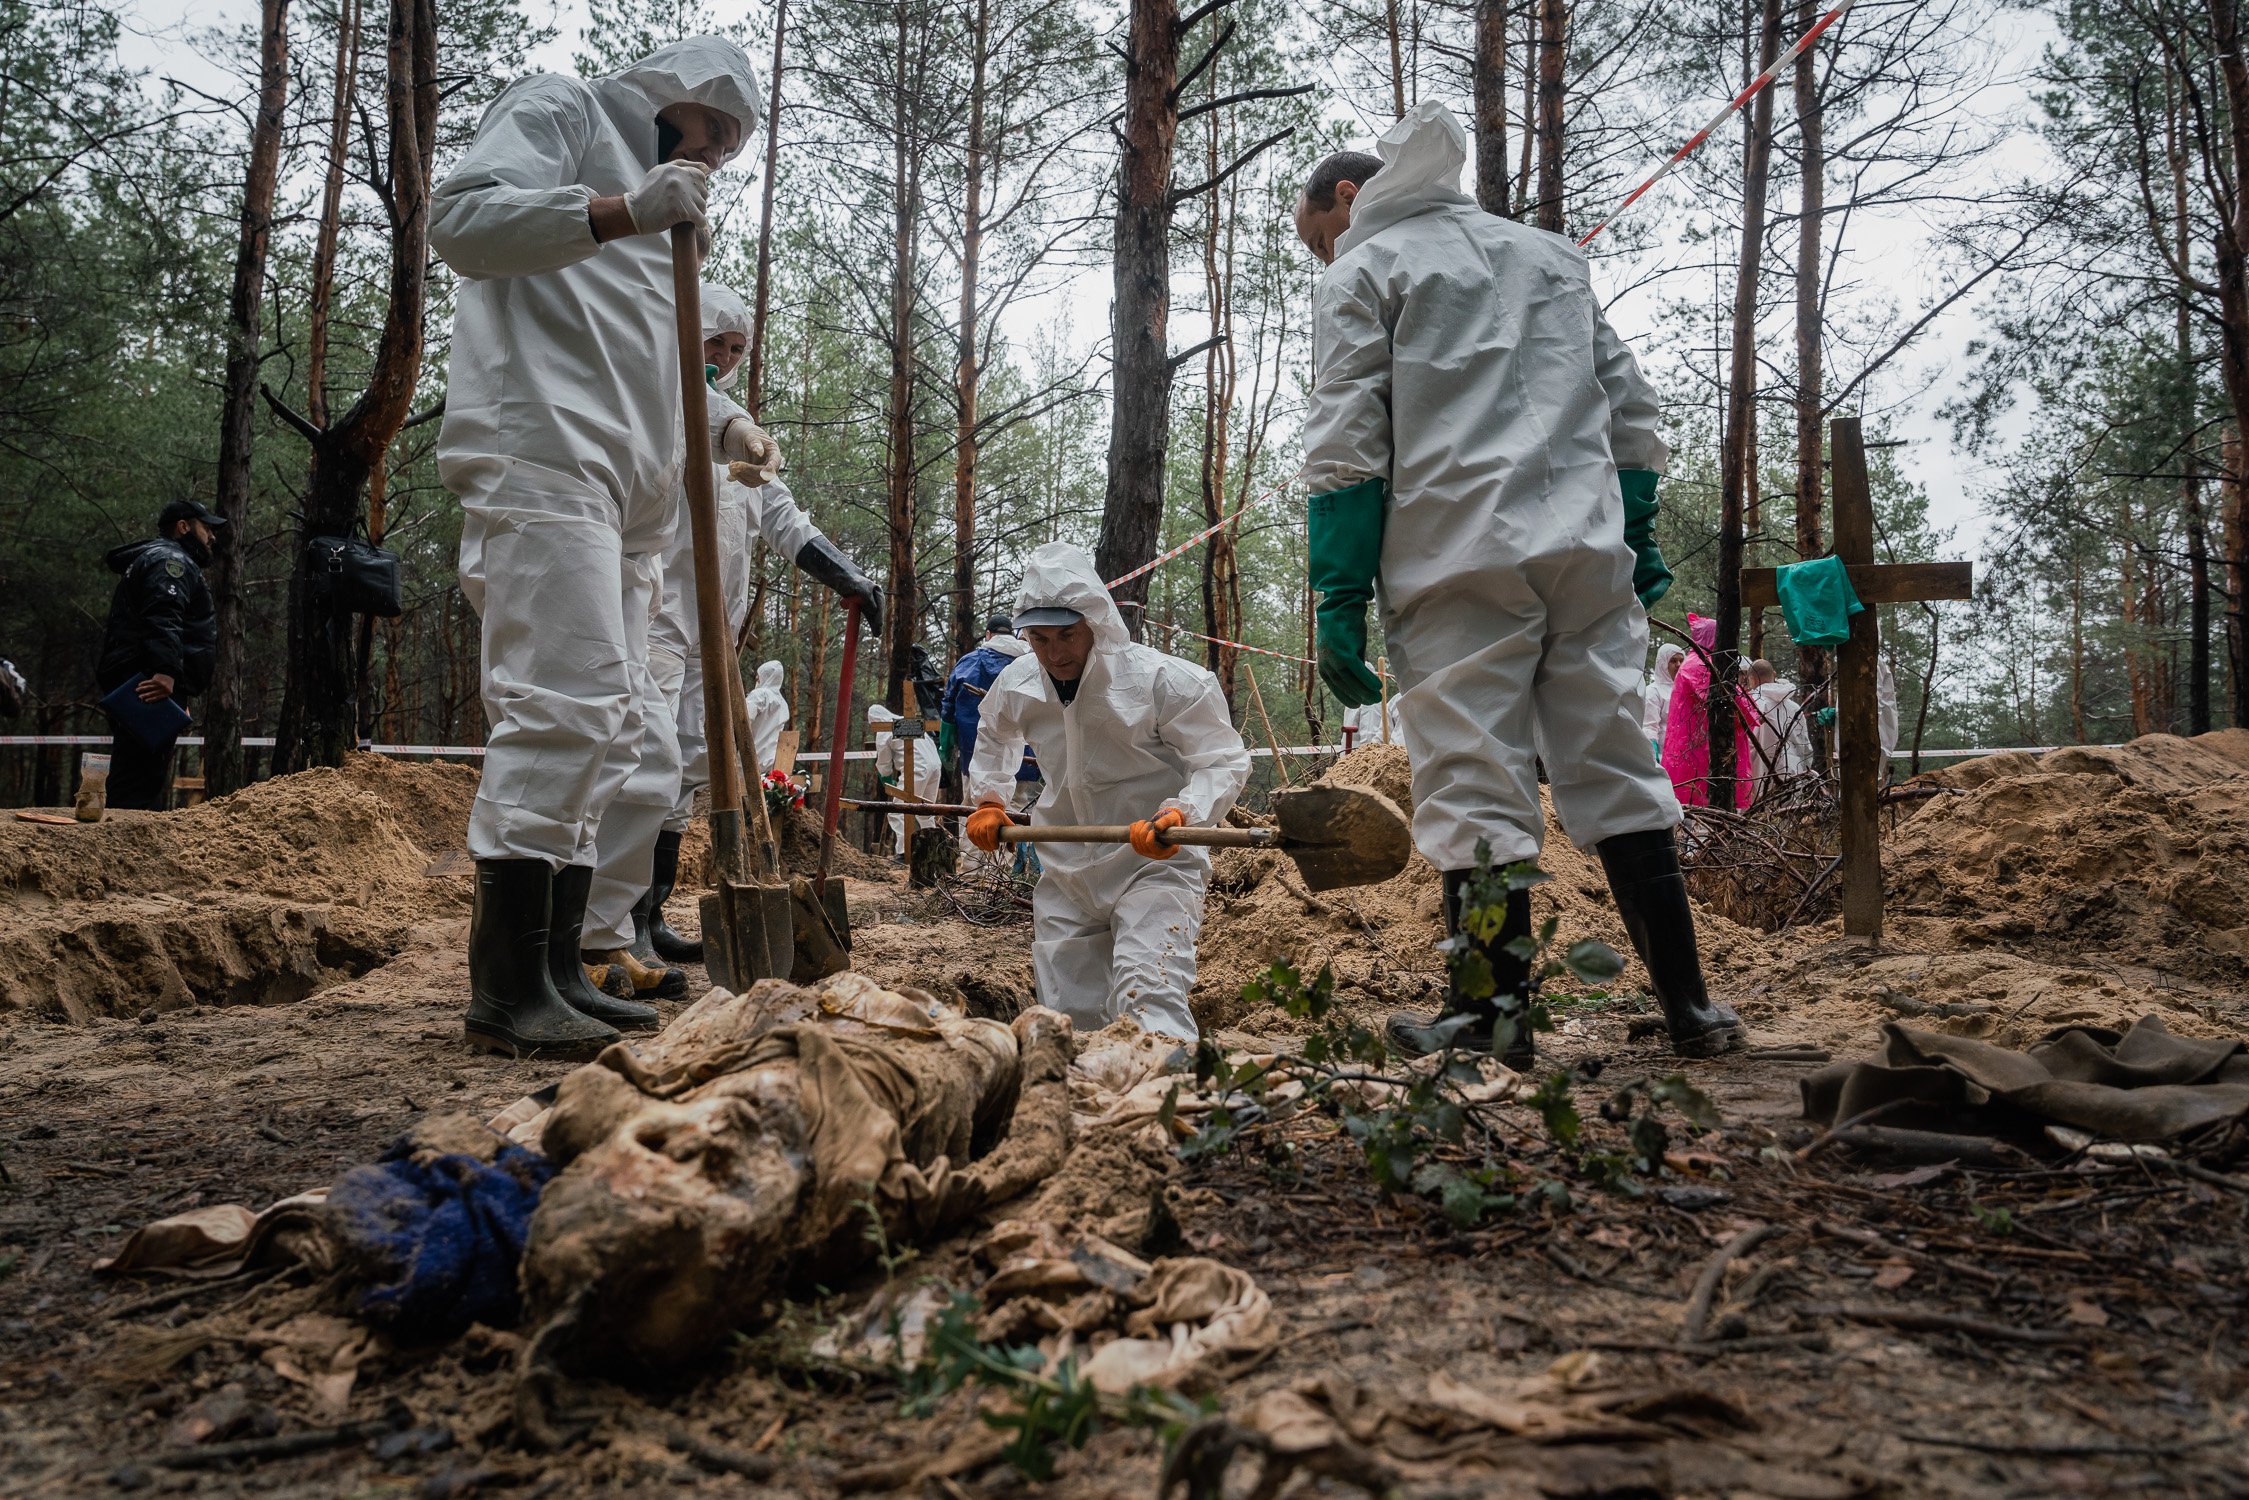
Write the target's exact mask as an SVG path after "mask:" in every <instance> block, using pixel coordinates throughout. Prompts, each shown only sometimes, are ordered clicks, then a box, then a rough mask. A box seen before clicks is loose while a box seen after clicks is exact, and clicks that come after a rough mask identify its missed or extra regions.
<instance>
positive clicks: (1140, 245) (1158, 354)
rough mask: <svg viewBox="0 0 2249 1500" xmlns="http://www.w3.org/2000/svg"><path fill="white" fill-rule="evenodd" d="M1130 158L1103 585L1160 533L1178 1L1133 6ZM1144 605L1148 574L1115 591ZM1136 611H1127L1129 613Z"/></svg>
mask: <svg viewBox="0 0 2249 1500" xmlns="http://www.w3.org/2000/svg"><path fill="white" fill-rule="evenodd" d="M1126 55H1127V59H1128V60H1127V62H1126V64H1125V115H1124V129H1123V142H1124V145H1123V161H1122V163H1121V168H1120V170H1119V172H1118V182H1117V224H1116V265H1115V273H1114V283H1113V288H1112V297H1111V302H1110V314H1109V333H1110V362H1111V370H1112V378H1113V380H1114V382H1115V400H1114V403H1113V404H1112V405H1111V407H1110V415H1109V478H1108V487H1107V492H1106V494H1105V496H1104V498H1103V504H1102V511H1101V536H1100V540H1099V542H1098V543H1097V544H1096V546H1095V548H1094V566H1095V568H1096V569H1098V570H1099V572H1100V574H1101V576H1102V577H1103V578H1116V577H1120V576H1121V575H1123V574H1125V573H1129V572H1130V571H1132V570H1133V569H1134V568H1137V567H1139V566H1141V565H1142V564H1143V563H1145V562H1147V561H1148V560H1149V559H1151V558H1153V557H1154V556H1155V555H1156V539H1157V537H1158V536H1159V535H1161V533H1162V530H1163V515H1164V450H1165V447H1166V439H1167V437H1168V436H1169V427H1170V414H1171V376H1172V362H1171V347H1170V342H1169V339H1170V329H1171V217H1172V208H1173V202H1172V196H1171V158H1172V149H1173V145H1174V142H1175V141H1176V139H1177V137H1178V133H1179V101H1178V99H1177V98H1176V97H1174V95H1173V92H1172V90H1173V86H1174V85H1175V84H1176V83H1177V82H1178V76H1179V6H1178V3H1177V0H1132V14H1131V29H1130V36H1129V41H1128V44H1127V47H1126ZM1117 596H1118V598H1119V600H1120V601H1124V602H1131V603H1145V602H1146V601H1147V598H1148V578H1147V576H1146V575H1142V576H1141V577H1139V578H1136V579H1134V580H1133V581H1132V582H1130V583H1128V584H1126V585H1124V586H1123V587H1122V588H1120V589H1119V590H1118V591H1117ZM1128 613H1129V612H1128Z"/></svg>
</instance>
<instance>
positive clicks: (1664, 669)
mask: <svg viewBox="0 0 2249 1500" xmlns="http://www.w3.org/2000/svg"><path fill="white" fill-rule="evenodd" d="M1686 656H1687V650H1686V647H1684V646H1659V647H1657V648H1656V669H1655V671H1654V673H1653V674H1652V675H1650V677H1649V678H1648V685H1647V688H1646V690H1645V692H1646V696H1645V698H1644V699H1643V703H1644V706H1643V707H1642V708H1641V710H1640V732H1641V733H1642V734H1644V735H1646V736H1647V737H1648V743H1649V744H1651V745H1653V746H1655V748H1656V753H1657V754H1659V755H1660V754H1662V752H1663V729H1664V725H1665V723H1666V722H1668V720H1669V719H1670V716H1671V684H1672V681H1673V679H1675V678H1677V677H1678V675H1679V665H1680V663H1681V662H1683V661H1685V660H1686Z"/></svg>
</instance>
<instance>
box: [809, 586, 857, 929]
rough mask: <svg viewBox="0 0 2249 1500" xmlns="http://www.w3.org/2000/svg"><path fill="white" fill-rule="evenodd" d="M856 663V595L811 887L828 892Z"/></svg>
mask: <svg viewBox="0 0 2249 1500" xmlns="http://www.w3.org/2000/svg"><path fill="white" fill-rule="evenodd" d="M858 663H859V596H858V595H857V594H853V595H851V596H850V597H849V598H847V599H845V600H844V601H843V664H842V665H841V666H840V667H838V668H837V669H836V716H835V719H834V720H833V721H832V722H831V723H830V724H829V725H828V785H827V806H826V807H825V808H824V809H823V810H822V812H821V817H820V874H819V876H818V878H817V879H815V880H814V881H813V887H814V888H815V889H816V890H818V891H819V892H820V894H821V895H822V896H825V895H827V893H828V859H829V857H830V856H831V855H833V854H834V853H835V848H836V820H837V819H839V818H841V817H842V816H843V747H844V743H845V741H846V739H847V737H848V736H849V733H850V729H851V673H852V669H853V668H854V667H856V666H857V665H858Z"/></svg>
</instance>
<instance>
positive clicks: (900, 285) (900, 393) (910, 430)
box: [884, 3, 921, 708]
mask: <svg viewBox="0 0 2249 1500" xmlns="http://www.w3.org/2000/svg"><path fill="white" fill-rule="evenodd" d="M895 8H896V13H897V22H898V28H897V38H896V45H897V59H896V72H895V74H894V75H893V78H892V84H893V93H892V96H891V167H892V177H891V187H890V206H891V282H890V394H889V396H888V398H887V403H886V404H887V412H886V415H887V417H888V424H887V425H888V437H887V443H886V452H885V459H886V461H887V465H888V469H889V479H890V494H889V519H890V591H889V598H888V599H887V600H885V601H884V607H885V608H886V609H887V610H888V611H889V615H888V617H887V621H886V623H887V624H888V625H889V627H890V649H889V651H888V652H887V653H885V654H886V655H888V657H889V658H890V674H889V681H888V682H887V684H886V686H885V693H884V701H885V702H886V703H888V704H889V705H890V706H891V707H892V708H902V707H903V706H904V704H905V687H906V669H907V667H908V666H909V665H910V664H911V662H910V658H911V656H912V653H913V645H914V637H915V636H916V635H917V634H918V633H919V629H918V627H919V624H920V615H921V603H920V599H919V592H920V591H919V587H918V585H919V579H918V578H917V577H916V575H915V573H914V523H915V499H916V496H915V493H914V355H915V347H914V277H915V271H916V260H917V255H918V252H919V249H920V238H921V236H920V228H921V152H920V151H919V150H918V149H917V143H916V142H915V140H914V138H913V135H912V132H913V130H914V128H915V126H916V124H917V123H918V122H917V120H916V118H915V117H916V113H917V111H916V110H915V108H914V102H915V98H916V96H917V95H918V93H919V83H920V70H919V67H918V65H917V64H916V62H915V61H914V60H913V51H914V47H915V43H916V38H915V35H914V11H913V8H912V7H911V6H909V5H906V4H904V3H900V4H898V5H897V6H896V7H895Z"/></svg>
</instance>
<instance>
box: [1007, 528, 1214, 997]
mask: <svg viewBox="0 0 2249 1500" xmlns="http://www.w3.org/2000/svg"><path fill="white" fill-rule="evenodd" d="M1048 607H1060V608H1065V609H1074V610H1076V611H1078V612H1079V613H1080V614H1082V615H1084V616H1085V619H1086V623H1087V624H1088V625H1090V626H1091V627H1092V628H1093V639H1094V644H1093V651H1092V653H1091V654H1090V655H1089V656H1088V657H1087V658H1086V663H1085V670H1084V672H1083V674H1082V675H1081V676H1080V677H1079V678H1078V684H1077V689H1076V692H1075V694H1074V696H1073V697H1072V699H1071V701H1070V702H1068V703H1064V702H1063V701H1062V697H1061V693H1060V691H1059V690H1058V689H1057V687H1056V685H1055V683H1054V682H1053V680H1052V679H1051V678H1049V677H1048V676H1047V673H1046V671H1045V669H1044V668H1042V667H1041V666H1040V665H1039V661H1038V658H1037V657H1036V656H1021V657H1018V658H1016V659H1015V660H1014V661H1013V662H1010V663H1009V664H1008V665H1007V667H1006V668H1005V669H1004V670H1003V671H1001V673H1000V675H999V676H998V677H997V678H995V679H994V680H993V682H992V685H991V687H990V688H989V689H988V690H987V691H986V692H985V694H984V704H983V710H982V713H981V715H980V717H979V719H978V722H977V729H976V755H975V759H974V760H973V761H972V762H971V763H970V765H969V768H968V775H967V783H968V800H969V801H970V802H972V803H979V804H981V803H984V802H1000V803H1006V802H1008V801H1009V800H1010V799H1011V797H1012V794H1013V792H1014V790H1015V770H1016V767H1017V766H1018V765H1020V764H1021V762H1022V758H1023V747H1024V745H1025V744H1029V745H1031V746H1032V747H1033V749H1034V750H1035V751H1036V753H1037V755H1038V758H1039V771H1040V774H1041V775H1042V776H1044V778H1045V792H1044V793H1043V795H1041V796H1040V798H1039V800H1038V803H1037V805H1036V806H1035V807H1034V808H1033V809H1032V812H1031V820H1032V822H1033V823H1034V824H1036V823H1130V822H1134V821H1136V820H1139V819H1142V818H1153V817H1154V816H1155V815H1156V814H1157V813H1158V812H1159V811H1161V810H1162V809H1164V808H1167V807H1168V808H1177V809H1179V810H1180V812H1182V813H1184V814H1185V815H1186V819H1187V822H1188V823H1189V824H1191V825H1196V826H1202V825H1208V824H1213V823H1218V822H1221V821H1223V820H1224V818H1225V816H1226V813H1227V810H1228V809H1229V808H1231V807H1232V806H1233V805H1234V799H1235V798H1236V797H1238V796H1240V795H1241V791H1242V786H1243V784H1244V783H1245V782H1246V781H1248V779H1249V751H1248V750H1247V749H1246V748H1245V747H1244V746H1243V744H1242V737H1241V735H1240V734H1238V733H1237V732H1236V731H1235V729H1234V725H1233V722H1232V720H1231V719H1230V718H1229V716H1228V714H1227V711H1226V699H1225V697H1224V696H1223V695H1222V694H1221V693H1220V692H1219V690H1218V680H1217V679H1216V678H1215V677H1213V676H1211V674H1210V673H1208V672H1206V671H1204V670H1203V669H1202V668H1201V667H1198V666H1195V665H1193V664H1191V663H1189V662H1184V661H1181V660H1180V659H1179V658H1177V657H1175V656H1166V655H1165V654H1164V653H1162V652H1161V651H1157V650H1155V649H1154V648H1152V647H1149V646H1142V645H1136V644H1134V643H1133V642H1132V641H1131V640H1130V639H1128V638H1127V636H1126V633H1125V627H1124V619H1123V617H1122V616H1121V615H1119V614H1118V612H1117V606H1116V605H1115V604H1114V603H1113V602H1112V601H1111V600H1110V598H1109V591H1108V589H1107V588H1105V587H1103V585H1102V582H1101V575H1100V574H1099V573H1097V572H1095V571H1094V567H1093V559H1092V558H1090V557H1088V556H1087V555H1086V553H1085V551H1084V550H1083V549H1082V548H1078V547H1072V546H1070V545H1068V544H1066V543H1062V542H1049V543H1047V544H1046V545H1045V546H1043V547H1041V548H1039V549H1038V550H1037V551H1036V552H1034V553H1032V554H1031V559H1030V563H1029V565H1028V566H1027V567H1026V568H1025V569H1024V572H1023V588H1022V591H1021V594H1020V595H1019V601H1018V604H1017V609H1018V612H1020V611H1022V610H1029V609H1039V608H1048ZM1039 858H1040V859H1041V861H1042V862H1043V863H1044V865H1045V874H1044V875H1043V876H1042V877H1041V878H1040V880H1039V884H1038V889H1037V892H1036V894H1035V895H1034V896H1033V898H1032V906H1031V921H1032V942H1031V958H1032V964H1033V967H1034V969H1035V970H1036V972H1037V976H1038V987H1039V999H1040V1002H1041V1003H1042V1004H1046V1005H1050V1006H1053V1007H1054V1008H1055V1009H1056V1010H1059V1011H1061V1012H1062V1013H1063V1014H1064V1015H1066V1016H1068V1017H1069V1018H1070V1019H1071V1021H1072V1023H1073V1024H1075V1025H1076V1026H1077V1027H1078V1028H1080V1029H1081V1030H1088V1031H1093V1030H1099V1029H1100V1028H1101V1027H1103V1026H1106V1025H1108V1024H1109V1022H1111V1021H1113V1020H1116V1019H1117V1018H1118V1017H1120V1016H1130V1017H1131V1018H1132V1019H1133V1020H1135V1021H1137V1022H1138V1023H1139V1024H1140V1025H1141V1027H1142V1028H1143V1029H1145V1030H1148V1031H1154V1032H1161V1033H1163V1034H1164V1035H1166V1036H1174V1037H1178V1038H1181V1039H1182V1040H1187V1041H1192V1040H1193V1039H1194V1037H1195V1035H1196V1028H1195V1017H1194V1013H1193V1011H1191V1010H1190V1009H1189V1008H1188V1004H1187V992H1188V991H1189V990H1190V989H1191V988H1192V987H1193V986H1194V982H1195V940H1196V938H1197V936H1198V935H1199V934H1200V933H1201V931H1202V922H1203V892H1204V889H1205V887H1206V886H1207V884H1208V883H1209V879H1210V855H1209V853H1208V852H1207V851H1205V850H1202V849H1195V848H1183V849H1181V850H1180V851H1179V852H1178V853H1177V854H1174V855H1172V856H1171V857H1170V858H1168V859H1149V858H1146V857H1145V856H1143V855H1141V854H1138V853H1136V852H1134V851H1133V849H1132V848H1131V847H1130V846H1129V845H1124V844H1042V845H1040V846H1039Z"/></svg>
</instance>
